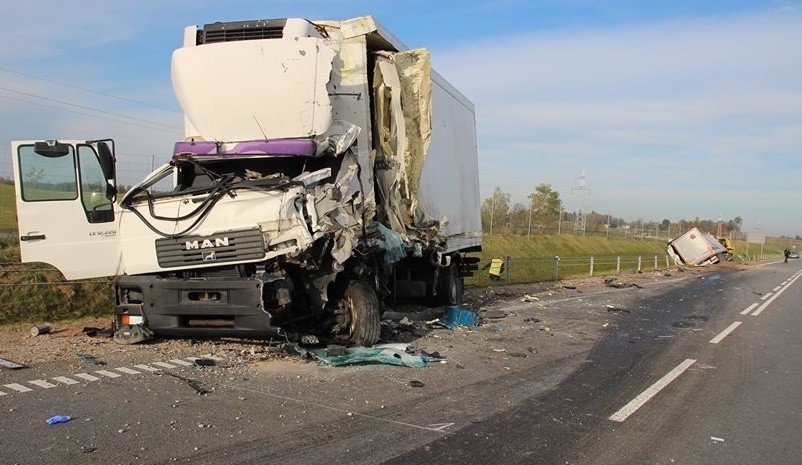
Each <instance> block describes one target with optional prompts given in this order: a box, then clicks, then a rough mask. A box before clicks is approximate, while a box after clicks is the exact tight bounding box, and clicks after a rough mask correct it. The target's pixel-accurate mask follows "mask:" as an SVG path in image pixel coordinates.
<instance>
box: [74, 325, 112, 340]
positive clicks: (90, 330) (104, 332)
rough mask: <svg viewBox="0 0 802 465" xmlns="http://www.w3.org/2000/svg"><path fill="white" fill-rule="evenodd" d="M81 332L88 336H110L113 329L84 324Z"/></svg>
mask: <svg viewBox="0 0 802 465" xmlns="http://www.w3.org/2000/svg"><path fill="white" fill-rule="evenodd" d="M81 332H82V333H84V334H86V335H87V336H88V337H112V336H113V335H114V331H113V330H112V329H111V328H96V327H94V326H85V327H84V329H82V330H81Z"/></svg>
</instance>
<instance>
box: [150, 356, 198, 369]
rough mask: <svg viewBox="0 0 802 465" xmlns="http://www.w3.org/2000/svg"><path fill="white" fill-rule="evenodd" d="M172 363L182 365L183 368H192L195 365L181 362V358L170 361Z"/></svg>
mask: <svg viewBox="0 0 802 465" xmlns="http://www.w3.org/2000/svg"><path fill="white" fill-rule="evenodd" d="M170 362H171V363H175V364H176V365H181V366H183V367H191V366H192V365H193V363H192V362H188V361H186V360H181V359H180V358H174V359H172V360H170ZM154 365H155V364H154Z"/></svg>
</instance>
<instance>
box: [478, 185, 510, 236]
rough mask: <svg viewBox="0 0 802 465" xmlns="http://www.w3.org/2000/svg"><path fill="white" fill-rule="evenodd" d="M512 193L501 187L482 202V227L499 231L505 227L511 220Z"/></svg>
mask: <svg viewBox="0 0 802 465" xmlns="http://www.w3.org/2000/svg"><path fill="white" fill-rule="evenodd" d="M509 215H510V194H507V193H506V192H504V191H502V190H501V188H500V187H496V188H495V189H494V190H493V194H492V195H491V196H490V197H488V198H486V199H485V200H484V202H482V229H483V230H484V231H487V232H494V231H495V232H498V231H501V230H502V229H504V228H505V227H506V225H507V222H508V221H509Z"/></svg>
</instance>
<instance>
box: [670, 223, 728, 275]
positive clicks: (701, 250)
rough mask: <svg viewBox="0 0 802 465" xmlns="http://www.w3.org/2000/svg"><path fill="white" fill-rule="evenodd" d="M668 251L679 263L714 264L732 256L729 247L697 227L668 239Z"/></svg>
mask: <svg viewBox="0 0 802 465" xmlns="http://www.w3.org/2000/svg"><path fill="white" fill-rule="evenodd" d="M666 252H668V255H669V256H670V257H671V258H673V259H674V263H676V264H677V265H689V266H704V265H712V264H715V263H718V262H720V261H727V260H730V259H731V258H732V255H731V254H730V253H729V251H728V250H727V248H726V247H724V246H723V245H722V244H721V243H720V242H719V241H718V240H717V239H716V238H715V237H714V236H713V235H712V234H710V233H707V232H702V231H700V230H699V228H696V227H693V228H691V229H689V230H688V231H686V232H685V233H683V234H681V235H680V236H678V237H676V238H674V239H672V240H670V241H668V246H667V248H666Z"/></svg>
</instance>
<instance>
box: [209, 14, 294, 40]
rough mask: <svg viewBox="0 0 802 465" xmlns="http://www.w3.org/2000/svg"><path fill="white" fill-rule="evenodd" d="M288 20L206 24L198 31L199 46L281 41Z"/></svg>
mask: <svg viewBox="0 0 802 465" xmlns="http://www.w3.org/2000/svg"><path fill="white" fill-rule="evenodd" d="M286 23H287V20H286V19H260V20H255V21H236V22H230V23H213V24H205V25H204V26H203V29H201V30H198V37H197V40H196V43H197V45H203V44H213V43H216V42H231V41H234V40H258V39H281V38H282V36H283V34H284V25H285V24H286Z"/></svg>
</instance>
